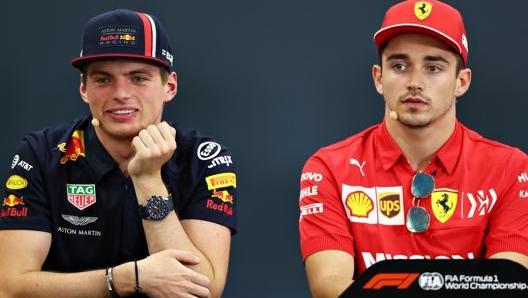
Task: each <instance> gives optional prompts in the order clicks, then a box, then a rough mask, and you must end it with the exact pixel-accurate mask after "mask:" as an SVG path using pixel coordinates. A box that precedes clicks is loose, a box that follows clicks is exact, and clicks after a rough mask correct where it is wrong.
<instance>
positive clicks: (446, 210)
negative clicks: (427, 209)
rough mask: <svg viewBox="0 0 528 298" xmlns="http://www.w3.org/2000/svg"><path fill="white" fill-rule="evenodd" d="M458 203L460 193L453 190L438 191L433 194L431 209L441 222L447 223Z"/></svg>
mask: <svg viewBox="0 0 528 298" xmlns="http://www.w3.org/2000/svg"><path fill="white" fill-rule="evenodd" d="M457 202H458V193H457V191H456V190H452V189H436V190H435V191H434V192H433V193H432V194H431V208H432V209H433V214H434V216H435V217H436V219H438V221H439V222H441V223H445V222H446V221H448V220H449V219H450V218H451V216H452V215H453V213H455V209H456V206H457Z"/></svg>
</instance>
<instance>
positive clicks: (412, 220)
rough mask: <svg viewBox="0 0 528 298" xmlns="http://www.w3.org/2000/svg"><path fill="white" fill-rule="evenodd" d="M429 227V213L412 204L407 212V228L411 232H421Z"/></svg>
mask: <svg viewBox="0 0 528 298" xmlns="http://www.w3.org/2000/svg"><path fill="white" fill-rule="evenodd" d="M428 227H429V213H427V211H425V208H423V207H420V206H413V207H411V208H410V209H409V213H407V229H408V230H409V231H411V232H413V233H421V232H423V231H425V230H426V229H427V228H428Z"/></svg>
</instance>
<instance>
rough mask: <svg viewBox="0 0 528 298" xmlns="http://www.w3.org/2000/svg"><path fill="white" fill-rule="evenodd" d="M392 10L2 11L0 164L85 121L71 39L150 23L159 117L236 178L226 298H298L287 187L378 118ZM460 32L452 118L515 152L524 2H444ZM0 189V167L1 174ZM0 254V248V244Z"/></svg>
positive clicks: (301, 3)
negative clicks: (462, 25) (464, 58)
mask: <svg viewBox="0 0 528 298" xmlns="http://www.w3.org/2000/svg"><path fill="white" fill-rule="evenodd" d="M396 2H397V1H396V0H375V1H355V0H348V1H345V0H250V1H247V0H224V1H215V0H195V1H191V0H174V1H170V2H169V1H165V2H162V1H159V2H153V1H140V0H128V1H124V0H119V1H117V0H116V1H71V0H56V1H37V0H34V1H27V0H18V1H10V2H7V3H5V4H4V5H3V6H2V7H3V8H2V9H1V10H2V18H0V25H1V28H2V34H1V36H2V39H1V40H2V41H1V46H0V54H1V56H0V57H1V59H2V60H1V63H0V65H1V71H0V85H1V90H2V92H1V102H2V103H1V109H0V113H1V117H0V125H1V127H4V129H3V138H2V146H1V147H0V165H3V166H2V167H3V168H4V169H7V168H8V166H9V165H10V164H11V159H12V156H13V153H14V150H15V146H16V145H17V143H18V141H19V140H20V139H21V138H22V137H23V135H24V134H25V133H26V132H27V131H30V130H35V129H39V128H41V127H43V126H46V125H50V124H55V123H60V122H66V121H70V120H71V119H72V118H74V117H76V116H79V115H81V114H85V113H87V112H88V109H87V107H86V106H85V105H84V103H83V102H82V101H81V100H80V97H79V95H78V81H79V77H78V72H77V71H76V70H75V69H73V68H72V67H71V66H70V60H71V59H72V58H73V57H75V56H76V55H77V54H78V51H79V47H80V40H81V31H82V27H83V25H84V23H85V22H86V21H87V20H88V18H90V17H91V16H93V15H95V14H98V13H100V12H102V11H105V10H109V9H114V8H120V7H126V8H132V9H137V10H143V11H146V12H150V13H153V14H154V15H156V16H158V17H159V18H160V19H161V21H162V23H163V24H164V26H165V27H166V29H167V31H168V32H169V34H170V38H171V41H172V44H173V47H174V49H175V66H176V67H175V68H176V71H177V73H178V75H179V76H178V79H179V92H178V94H177V96H176V98H175V100H174V101H173V102H172V103H171V104H169V105H168V106H167V109H166V118H170V119H176V120H178V121H180V122H182V123H185V124H187V125H188V126H193V127H196V128H199V129H200V130H202V131H203V132H206V133H209V134H211V135H214V136H215V137H217V138H218V139H219V140H221V141H222V142H223V143H225V144H226V145H228V147H230V149H231V150H232V151H233V155H234V158H235V160H236V162H237V163H238V167H239V170H240V173H239V179H238V186H239V196H238V197H237V198H235V199H236V200H238V203H239V206H240V217H239V224H240V231H239V234H238V235H236V236H235V237H234V238H233V248H232V257H231V265H230V275H229V281H228V284H227V287H226V290H225V294H224V297H226V298H244V297H257V298H258V297H276V298H283V297H284V298H301V297H309V292H308V289H307V285H306V280H305V275H304V269H303V267H302V263H301V259H300V253H299V247H298V234H297V221H298V207H297V197H298V191H299V190H298V180H299V172H300V169H301V167H302V165H303V163H304V160H305V159H306V158H307V157H308V156H309V155H310V154H311V153H313V152H314V151H315V150H316V149H317V148H318V147H320V146H323V145H326V144H329V143H331V142H334V141H337V140H339V139H342V138H344V137H346V136H348V135H350V134H353V133H355V132H358V131H360V130H361V129H363V128H365V127H366V126H369V125H371V124H374V123H376V122H378V121H379V120H381V117H382V114H383V101H382V98H381V97H379V96H378V95H377V93H376V92H375V90H374V87H373V84H372V80H371V76H370V70H371V66H372V64H373V63H376V62H377V55H376V48H375V46H374V44H373V42H372V34H373V33H374V32H375V31H376V30H377V29H378V27H379V26H380V24H381V21H382V18H383V13H384V11H385V8H387V7H388V6H389V5H391V4H393V3H396ZM449 3H452V4H454V5H455V6H457V7H458V8H459V10H460V11H461V12H462V13H463V15H464V17H465V21H466V27H467V28H466V29H467V31H468V36H469V45H470V54H469V67H470V68H472V69H473V73H474V74H473V82H472V87H471V89H470V91H469V92H468V93H467V94H466V95H465V96H464V97H462V98H460V99H459V102H458V113H459V114H458V115H459V119H460V120H462V121H463V122H464V123H465V124H467V125H468V126H470V127H472V128H474V129H476V130H478V131H479V132H481V133H482V134H483V135H485V136H487V137H490V138H494V139H497V140H499V141H502V142H505V143H508V144H511V145H515V146H517V147H520V148H521V149H523V150H525V151H526V150H528V138H527V133H526V117H525V116H526V115H527V109H526V107H527V104H526V101H527V99H528V90H527V88H526V83H527V82H526V77H525V76H524V72H525V71H526V69H527V68H528V62H527V60H526V53H525V52H526V47H527V45H528V39H527V37H526V36H528V25H527V24H526V22H525V21H526V11H528V4H527V3H528V2H524V1H520V0H503V1H500V2H497V1H477V0H451V1H449ZM1 175H2V176H1V178H2V179H4V180H3V181H5V178H6V176H7V175H6V173H5V170H3V171H2V172H1ZM0 245H1V244H0Z"/></svg>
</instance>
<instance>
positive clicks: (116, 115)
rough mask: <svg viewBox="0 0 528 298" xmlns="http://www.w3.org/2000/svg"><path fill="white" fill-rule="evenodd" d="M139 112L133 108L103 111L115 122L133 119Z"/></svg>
mask: <svg viewBox="0 0 528 298" xmlns="http://www.w3.org/2000/svg"><path fill="white" fill-rule="evenodd" d="M138 111H139V110H138V109H137V108H134V107H119V108H111V109H107V110H106V111H105V114H106V115H108V116H109V117H110V118H112V119H114V120H115V121H126V120H128V119H131V118H134V117H135V116H136V114H137V112H138Z"/></svg>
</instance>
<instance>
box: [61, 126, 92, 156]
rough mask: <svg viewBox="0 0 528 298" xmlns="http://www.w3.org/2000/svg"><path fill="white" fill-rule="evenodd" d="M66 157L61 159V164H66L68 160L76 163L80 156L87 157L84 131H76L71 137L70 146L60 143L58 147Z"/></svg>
mask: <svg viewBox="0 0 528 298" xmlns="http://www.w3.org/2000/svg"><path fill="white" fill-rule="evenodd" d="M57 147H59V150H60V151H61V152H64V155H63V156H62V158H61V159H60V163H61V164H65V163H66V162H67V161H68V160H72V161H76V160H77V158H78V157H79V156H82V157H86V154H85V151H84V130H76V131H74V132H73V134H72V135H71V137H70V140H69V141H68V145H66V143H60V144H59V145H57Z"/></svg>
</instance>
